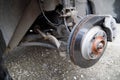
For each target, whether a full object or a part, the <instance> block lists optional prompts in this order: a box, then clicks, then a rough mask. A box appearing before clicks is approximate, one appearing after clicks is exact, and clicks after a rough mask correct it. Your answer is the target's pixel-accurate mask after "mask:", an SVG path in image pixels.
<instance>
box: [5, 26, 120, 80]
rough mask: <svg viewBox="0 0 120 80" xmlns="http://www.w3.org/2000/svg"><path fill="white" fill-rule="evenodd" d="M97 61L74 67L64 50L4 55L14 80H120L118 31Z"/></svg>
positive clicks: (29, 50) (34, 49)
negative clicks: (88, 66) (83, 66)
mask: <svg viewBox="0 0 120 80" xmlns="http://www.w3.org/2000/svg"><path fill="white" fill-rule="evenodd" d="M117 30H118V33H117V37H116V39H115V41H114V42H112V43H108V46H107V49H106V51H105V54H104V55H103V56H102V58H101V59H100V61H99V62H98V63H96V64H95V65H94V66H92V67H90V68H80V67H78V66H76V65H74V64H73V63H72V62H71V61H70V59H69V57H68V55H67V54H66V52H65V50H61V51H58V50H53V49H48V48H41V47H19V48H17V49H16V50H14V51H12V52H11V53H9V54H7V55H6V58H7V59H6V65H7V67H8V69H9V71H10V74H11V76H12V77H13V79H14V80H120V51H119V50H120V44H119V43H120V28H118V29H117Z"/></svg>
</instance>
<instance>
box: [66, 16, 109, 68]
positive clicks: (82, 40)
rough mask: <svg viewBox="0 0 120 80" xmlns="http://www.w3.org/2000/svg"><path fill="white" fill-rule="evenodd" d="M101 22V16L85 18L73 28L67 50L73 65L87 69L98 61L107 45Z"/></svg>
mask: <svg viewBox="0 0 120 80" xmlns="http://www.w3.org/2000/svg"><path fill="white" fill-rule="evenodd" d="M103 21H104V17H102V16H87V17H86V18H84V19H83V20H81V21H80V22H79V24H78V25H76V26H75V27H74V29H73V30H72V32H71V34H70V37H69V40H68V48H67V50H68V53H69V54H70V58H71V60H72V61H73V62H74V64H76V65H78V66H80V67H83V68H87V67H90V66H92V65H94V64H95V63H96V62H97V61H98V60H99V59H100V57H101V56H102V54H103V52H104V50H105V48H106V45H107V35H106V32H105V31H104V30H103V29H102V28H101V26H102V24H103Z"/></svg>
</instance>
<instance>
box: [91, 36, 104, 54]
mask: <svg viewBox="0 0 120 80" xmlns="http://www.w3.org/2000/svg"><path fill="white" fill-rule="evenodd" d="M104 47H105V40H104V38H103V37H102V36H98V37H96V38H95V40H94V42H93V44H92V52H93V54H96V55H99V54H101V53H102V52H103V49H104Z"/></svg>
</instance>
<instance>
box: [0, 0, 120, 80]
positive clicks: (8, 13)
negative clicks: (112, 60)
mask: <svg viewBox="0 0 120 80" xmlns="http://www.w3.org/2000/svg"><path fill="white" fill-rule="evenodd" d="M119 2H120V1H119V0H0V64H1V65H0V71H1V72H2V74H3V76H2V77H1V78H0V80H11V79H12V78H11V77H10V76H9V73H8V71H7V69H5V67H4V66H3V65H2V64H3V58H2V56H3V55H4V53H8V52H10V51H12V50H14V49H15V48H16V47H19V46H43V47H49V48H54V49H59V47H60V45H61V43H62V42H64V43H67V45H66V46H67V53H68V54H69V56H70V59H71V61H72V62H73V63H74V64H75V65H78V66H80V67H82V68H88V67H91V66H92V65H94V64H95V63H96V62H98V61H99V59H100V58H101V56H102V55H103V53H104V51H105V49H106V46H107V43H108V42H112V41H113V40H114V39H115V36H116V24H117V22H119V21H120V12H119V7H120V6H119ZM4 73H5V74H4ZM2 74H1V75H2ZM7 74H8V76H9V77H8V76H6V75H7ZM6 77H7V78H6Z"/></svg>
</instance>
